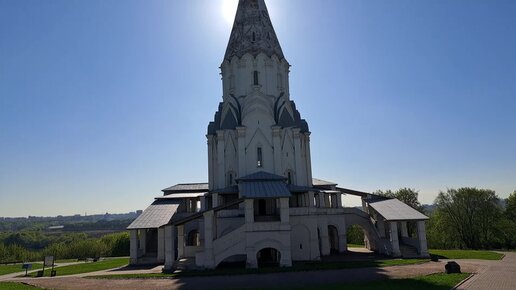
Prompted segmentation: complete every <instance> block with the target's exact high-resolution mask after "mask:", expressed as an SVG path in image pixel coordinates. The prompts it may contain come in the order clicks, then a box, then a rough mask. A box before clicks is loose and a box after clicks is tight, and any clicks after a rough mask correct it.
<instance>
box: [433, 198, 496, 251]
mask: <svg viewBox="0 0 516 290" xmlns="http://www.w3.org/2000/svg"><path fill="white" fill-rule="evenodd" d="M435 204H436V206H437V211H438V214H439V217H440V218H441V219H442V220H441V221H440V222H441V223H442V224H444V225H446V227H447V230H451V231H453V233H455V234H456V235H457V237H458V239H459V241H460V243H461V245H463V246H465V247H467V248H470V249H479V248H489V247H491V246H492V243H493V242H494V241H495V240H496V232H497V231H496V223H497V221H498V220H499V218H500V214H501V209H500V207H499V206H498V197H497V196H496V194H495V192H494V191H492V190H488V189H476V188H459V189H449V190H448V191H446V192H440V193H439V195H438V196H437V199H436V201H435Z"/></svg>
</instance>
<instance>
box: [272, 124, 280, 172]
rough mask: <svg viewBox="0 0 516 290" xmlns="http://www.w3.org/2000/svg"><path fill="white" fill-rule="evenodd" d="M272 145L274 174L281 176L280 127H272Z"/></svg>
mask: <svg viewBox="0 0 516 290" xmlns="http://www.w3.org/2000/svg"><path fill="white" fill-rule="evenodd" d="M272 144H273V146H274V173H275V174H277V175H283V172H282V164H281V127H279V126H272Z"/></svg>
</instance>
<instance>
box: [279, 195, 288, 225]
mask: <svg viewBox="0 0 516 290" xmlns="http://www.w3.org/2000/svg"><path fill="white" fill-rule="evenodd" d="M288 201H289V200H288V198H287V197H282V198H280V220H281V223H282V224H289V223H290V209H289V205H288Z"/></svg>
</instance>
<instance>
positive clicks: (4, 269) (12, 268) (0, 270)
mask: <svg viewBox="0 0 516 290" xmlns="http://www.w3.org/2000/svg"><path fill="white" fill-rule="evenodd" d="M21 267H22V264H14V265H0V276H1V275H7V274H11V273H18V272H25V270H23V269H22V268H21ZM42 267H43V265H42V264H32V269H31V270H37V269H41V268H42ZM31 270H29V271H31ZM0 289H3V288H0Z"/></svg>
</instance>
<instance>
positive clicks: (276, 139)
mask: <svg viewBox="0 0 516 290" xmlns="http://www.w3.org/2000/svg"><path fill="white" fill-rule="evenodd" d="M280 137H281V127H279V126H272V144H273V146H274V173H276V174H277V175H283V172H282V169H283V168H282V166H281V138H280ZM292 178H294V177H293V176H292Z"/></svg>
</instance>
